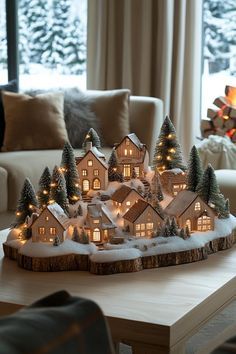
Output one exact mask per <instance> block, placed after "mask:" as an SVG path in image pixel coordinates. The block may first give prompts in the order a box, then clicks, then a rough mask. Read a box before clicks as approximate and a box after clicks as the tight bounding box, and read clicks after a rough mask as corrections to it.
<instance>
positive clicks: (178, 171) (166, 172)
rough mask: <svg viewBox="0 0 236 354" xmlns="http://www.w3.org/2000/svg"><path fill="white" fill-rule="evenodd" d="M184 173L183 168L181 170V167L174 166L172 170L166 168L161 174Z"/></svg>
mask: <svg viewBox="0 0 236 354" xmlns="http://www.w3.org/2000/svg"><path fill="white" fill-rule="evenodd" d="M182 173H184V171H183V170H181V168H172V169H171V170H165V171H163V172H162V173H161V174H163V175H164V174H174V175H179V174H182Z"/></svg>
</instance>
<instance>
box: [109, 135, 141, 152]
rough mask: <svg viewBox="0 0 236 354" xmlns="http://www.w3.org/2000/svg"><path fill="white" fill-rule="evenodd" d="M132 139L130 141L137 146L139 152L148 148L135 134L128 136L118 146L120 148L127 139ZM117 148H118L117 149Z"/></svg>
mask: <svg viewBox="0 0 236 354" xmlns="http://www.w3.org/2000/svg"><path fill="white" fill-rule="evenodd" d="M127 138H128V139H130V141H132V143H133V144H134V145H135V146H137V148H138V149H139V150H143V148H144V147H145V148H146V145H145V144H143V143H141V141H140V140H139V138H138V137H137V135H136V134H135V133H130V134H128V135H126V136H125V137H124V138H123V139H122V140H121V142H120V143H119V144H117V146H119V145H120V144H122V142H123V141H124V140H125V139H127ZM117 146H116V148H117Z"/></svg>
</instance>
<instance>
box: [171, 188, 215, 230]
mask: <svg viewBox="0 0 236 354" xmlns="http://www.w3.org/2000/svg"><path fill="white" fill-rule="evenodd" d="M165 213H166V214H167V215H169V216H170V217H172V216H173V217H175V218H176V221H177V223H178V225H179V227H180V228H184V227H186V226H188V228H189V231H210V230H214V218H215V212H214V211H213V210H212V209H211V208H210V207H209V205H207V204H206V203H205V202H204V201H203V200H202V199H201V198H200V197H199V196H198V195H197V194H196V193H194V192H191V191H187V190H184V191H181V192H179V193H178V194H177V196H176V197H175V198H174V199H173V200H172V201H171V202H170V204H169V205H168V206H167V207H166V209H165Z"/></svg>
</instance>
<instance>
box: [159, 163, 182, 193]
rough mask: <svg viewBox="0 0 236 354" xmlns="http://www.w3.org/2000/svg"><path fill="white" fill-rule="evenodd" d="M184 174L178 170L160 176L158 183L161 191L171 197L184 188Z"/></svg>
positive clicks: (168, 171) (167, 171) (165, 172)
mask: <svg viewBox="0 0 236 354" xmlns="http://www.w3.org/2000/svg"><path fill="white" fill-rule="evenodd" d="M186 178H187V175H186V172H184V171H182V170H181V169H179V168H176V169H173V170H166V171H164V172H162V173H161V174H160V181H161V185H162V188H163V190H164V191H165V192H166V193H168V194H170V195H171V196H172V197H174V196H176V195H177V194H178V193H179V192H180V191H182V190H184V189H185V188H186Z"/></svg>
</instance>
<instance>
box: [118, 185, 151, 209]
mask: <svg viewBox="0 0 236 354" xmlns="http://www.w3.org/2000/svg"><path fill="white" fill-rule="evenodd" d="M139 199H142V200H144V199H143V197H142V196H141V194H139V193H138V192H137V191H136V190H135V189H133V188H130V187H128V186H126V185H122V186H121V187H120V188H119V189H117V190H116V191H115V193H113V195H112V197H111V200H112V201H113V205H114V206H115V207H116V209H117V213H121V214H123V213H126V212H127V211H128V210H129V209H130V208H131V207H132V206H133V205H134V203H136V202H137V201H138V200H139Z"/></svg>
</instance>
